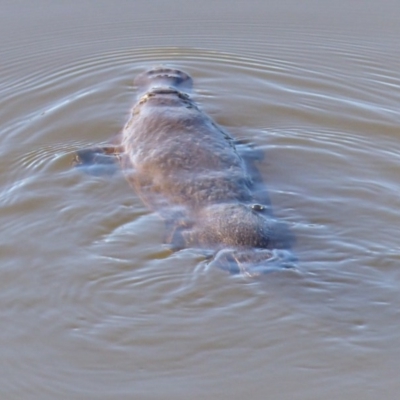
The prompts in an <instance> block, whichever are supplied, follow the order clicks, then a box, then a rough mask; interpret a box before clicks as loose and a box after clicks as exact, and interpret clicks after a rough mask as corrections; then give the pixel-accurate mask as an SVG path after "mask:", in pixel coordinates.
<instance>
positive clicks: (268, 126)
mask: <svg viewBox="0 0 400 400" xmlns="http://www.w3.org/2000/svg"><path fill="white" fill-rule="evenodd" d="M136 3H137V4H136ZM150 3H151V4H150ZM150 3H149V2H146V5H144V2H143V4H142V3H141V2H135V9H134V7H133V6H130V5H127V4H125V3H124V7H126V9H121V7H116V6H115V3H114V2H113V5H112V6H111V5H110V4H111V3H110V4H108V3H107V2H97V3H96V7H95V10H96V13H94V11H93V10H94V8H92V7H89V6H88V5H86V6H82V8H81V9H80V10H79V12H78V10H77V9H76V8H75V7H76V6H72V5H67V3H65V4H63V5H55V4H53V3H50V2H46V1H45V0H41V1H39V2H38V3H37V4H40V5H41V7H35V9H33V8H32V7H28V8H27V9H26V11H27V13H26V14H23V15H21V13H20V7H19V6H18V2H16V3H15V5H14V3H9V4H8V5H7V6H6V8H5V10H6V11H7V18H6V19H7V20H5V17H4V16H3V17H0V18H2V21H3V23H2V24H0V26H1V28H0V29H2V30H3V31H4V34H3V35H2V36H4V41H3V42H2V44H1V45H0V53H1V54H2V60H4V62H2V66H1V67H0V94H1V95H0V105H1V107H0V110H1V121H0V127H1V129H0V132H1V135H0V140H1V147H0V154H1V157H0V168H1V171H2V174H1V175H0V206H1V207H0V221H1V226H2V228H3V230H2V232H3V233H2V235H1V239H0V256H1V263H0V316H1V320H2V331H1V333H0V344H1V346H0V349H1V357H0V359H1V366H2V371H3V372H2V376H1V378H0V393H1V395H2V398H24V399H25V398H26V399H34V398H35V399H36V398H37V399H44V398H49V399H50V398H51V399H52V398H63V397H62V396H64V398H96V399H99V398H101V399H108V398H116V397H117V398H132V397H135V398H136V397H137V398H162V399H164V398H174V399H176V398H182V399H183V398H187V393H188V392H190V393H192V394H194V396H195V397H205V396H207V397H218V398H239V397H240V398H241V397H243V395H248V394H249V393H251V394H252V397H253V398H265V394H266V393H268V394H269V395H270V397H271V398H279V399H292V398H299V399H313V398H341V399H347V398H349V399H350V398H354V397H355V395H356V394H357V395H358V396H359V395H360V394H361V395H362V396H363V397H364V398H366V399H368V398H371V399H375V398H377V397H378V393H379V395H380V396H384V397H387V398H394V393H397V392H398V390H399V384H398V377H397V373H396V371H397V370H396V366H397V363H398V350H397V349H398V348H399V345H400V343H399V339H398V327H397V321H398V318H399V309H398V307H397V304H399V300H400V295H399V293H400V290H399V289H400V274H399V272H398V271H399V270H398V268H397V266H398V262H399V260H400V250H399V245H398V235H397V226H398V225H399V224H400V221H398V219H399V217H398V212H397V210H398V208H399V205H400V204H399V196H398V169H399V165H400V159H399V154H400V143H399V141H398V127H399V113H398V105H399V104H400V91H399V87H400V75H399V72H398V66H397V56H396V54H397V53H396V51H397V47H398V46H397V42H398V40H397V38H398V32H397V30H398V27H397V26H398V24H391V23H390V21H391V18H392V17H391V16H392V15H396V13H395V12H393V11H395V10H396V4H395V3H393V4H391V3H390V2H387V3H385V6H380V8H377V7H378V6H374V5H373V4H372V2H367V3H368V5H369V7H370V8H368V7H366V8H365V9H362V10H356V9H355V8H354V7H353V6H349V12H348V13H346V15H345V13H343V15H342V14H340V13H338V11H335V10H336V9H335V10H333V9H332V8H331V7H330V6H329V5H323V4H322V3H321V4H319V5H318V7H312V12H311V11H310V10H311V9H307V7H306V6H305V4H302V5H299V4H300V3H299V4H297V3H294V2H291V4H286V3H287V2H286V3H285V7H286V8H285V7H283V6H282V5H278V4H275V5H274V4H269V5H268V6H266V5H264V4H262V3H261V2H260V4H258V3H257V4H256V2H254V4H253V5H252V6H250V5H247V6H246V7H245V8H244V7H242V6H239V3H237V4H236V2H234V6H231V7H227V5H226V4H225V1H221V3H218V4H219V5H218V6H213V5H212V4H208V2H206V3H205V4H204V8H203V7H202V12H201V13H200V12H198V10H197V8H196V9H195V8H194V7H195V6H194V5H184V4H183V3H182V2H181V1H179V0H174V1H173V3H174V4H173V5H174V6H175V8H174V7H172V9H171V10H170V9H168V10H165V14H162V15H161V14H160V13H159V12H158V9H157V4H158V3H154V2H153V3H152V2H150ZM307 3H309V2H307ZM87 4H89V2H88V3H87ZM152 4H153V5H152ZM160 4H161V3H160ZM185 4H186V3H185ZM121 6H122V3H121ZM176 7H178V8H179V9H180V10H181V11H182V14H181V16H180V17H179V18H178V17H176V16H175V17H173V16H172V15H173V14H172V12H173V11H174V12H175V9H176ZM213 7H214V8H213ZM390 7H392V9H390V10H389V8H390ZM221 8H224V9H225V10H226V13H225V14H224V18H222V14H218V13H219V12H221ZM339 8H340V7H339ZM28 11H29V12H28ZM124 11H125V12H124ZM327 13H329V14H332V16H333V17H335V18H332V21H333V22H332V21H331V19H329V21H328V20H326V18H325V16H326V15H327ZM357 13H358V14H357ZM175 15H176V13H175ZM185 16H186V18H184V17H185ZM356 16H357V18H355V17H356ZM353 17H354V18H355V19H354V21H357V24H355V25H353V30H352V29H351V27H350V22H351V21H350V20H351V18H353ZM314 20H315V21H314ZM252 21H253V22H254V23H253V24H252ZM268 21H270V23H267V22H268ZM324 21H325V22H324ZM379 21H381V22H382V21H386V22H387V23H384V24H382V23H381V22H379ZM306 22H307V23H306ZM335 24H336V25H335ZM15 26H17V27H18V28H19V29H18V30H17V31H15V28H14V27H15ZM156 28H157V29H156ZM335 28H337V30H336V31H335ZM3 31H2V32H3ZM11 32H12V33H11ZM14 32H15V33H14ZM155 64H156V65H158V64H167V65H170V66H172V67H179V68H181V69H183V70H185V71H187V72H188V73H190V74H191V75H192V76H193V77H194V79H195V85H196V86H195V88H194V90H195V92H194V97H195V99H196V101H197V102H199V104H200V105H201V107H202V108H203V109H204V110H205V111H206V112H207V113H209V114H210V115H211V116H212V117H213V118H214V119H215V120H216V121H217V122H218V123H219V124H221V125H223V126H225V127H226V128H227V129H228V130H229V131H230V132H232V134H233V135H234V136H235V137H236V138H238V139H246V140H248V141H250V142H252V143H254V144H255V145H256V146H257V147H258V148H260V149H262V150H263V152H264V153H265V159H264V161H263V162H262V163H261V164H260V169H261V172H262V175H263V177H264V179H265V181H266V184H267V185H268V190H269V193H270V196H271V200H272V206H273V208H274V212H275V213H276V215H277V217H279V218H280V219H282V220H284V221H286V222H287V223H288V224H289V225H290V227H291V230H292V231H293V232H294V234H295V236H296V245H295V252H296V255H297V257H298V259H299V266H298V269H296V270H287V271H284V272H282V273H272V274H269V275H267V276H266V277H264V278H263V279H259V280H252V279H246V278H244V277H237V276H229V275H228V274H225V273H223V272H221V271H219V270H217V269H213V268H210V267H209V264H207V262H206V261H205V260H204V257H203V255H202V254H201V252H199V251H197V250H195V249H186V250H184V251H181V252H177V253H174V254H171V253H170V252H169V251H168V249H167V248H165V247H163V245H162V242H163V232H164V226H163V223H162V221H160V220H159V218H158V217H157V216H156V215H154V214H152V213H149V212H148V210H147V209H146V208H145V207H144V206H143V204H142V203H141V201H140V200H139V199H138V198H137V196H136V195H135V194H134V193H133V192H132V190H131V189H130V188H129V187H128V185H127V184H126V182H125V180H124V178H123V177H122V175H121V174H115V175H113V177H112V178H111V179H110V178H103V177H96V176H87V175H82V174H80V173H79V172H78V171H76V170H74V169H71V167H70V162H71V158H72V154H73V153H74V151H75V150H77V149H79V148H83V147H89V146H91V145H93V144H98V143H101V142H105V141H106V140H108V139H109V138H110V137H112V136H113V135H115V134H117V133H118V132H119V130H120V129H121V128H122V126H123V124H124V122H125V121H126V119H127V116H128V113H129V110H130V107H131V104H132V102H133V101H134V97H135V91H134V87H133V82H132V79H133V77H134V76H135V75H136V74H137V73H139V72H141V71H143V70H144V69H146V68H148V67H151V66H154V65H155Z"/></svg>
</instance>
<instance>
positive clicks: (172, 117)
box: [75, 67, 294, 276]
mask: <svg viewBox="0 0 400 400" xmlns="http://www.w3.org/2000/svg"><path fill="white" fill-rule="evenodd" d="M192 83H193V81H192V78H191V77H190V76H189V75H188V74H186V73H185V72H182V71H180V70H177V69H171V68H164V67H158V68H153V69H151V70H147V71H146V72H143V73H141V74H140V75H138V76H137V77H136V79H135V80H134V84H135V86H136V88H137V92H138V98H137V102H136V104H134V106H133V108H132V110H131V114H130V117H129V120H128V121H127V123H126V124H125V127H124V128H123V131H122V133H121V134H120V135H119V136H118V139H117V141H114V143H112V144H110V145H109V146H104V147H96V148H92V149H84V150H79V151H77V153H76V157H75V162H76V164H77V165H78V166H85V165H89V164H93V163H94V164H102V165H107V164H111V163H113V162H114V161H116V162H117V163H119V165H120V167H121V168H122V171H123V173H124V175H125V176H126V179H127V181H128V182H129V183H130V185H131V186H132V187H133V188H134V190H135V191H136V193H137V194H138V195H139V196H140V197H141V199H142V200H143V201H144V203H145V204H146V205H147V206H148V207H149V208H150V209H151V210H153V211H155V212H157V213H158V214H159V215H160V216H161V217H162V218H163V219H164V220H165V222H166V230H167V233H166V243H168V244H169V245H170V246H171V249H172V250H179V249H182V248H187V247H197V248H202V249H204V250H205V253H207V254H210V252H211V254H212V258H211V261H210V263H211V264H212V265H216V266H218V267H220V268H222V269H226V270H228V271H230V272H231V273H242V274H245V275H250V276H254V275H259V274H263V273H266V272H270V271H272V270H276V269H280V268H288V267H291V266H293V260H294V256H293V254H292V252H291V251H290V247H291V244H292V242H293V236H292V234H291V232H290V231H289V229H288V228H287V225H286V224H285V223H283V222H280V221H278V220H277V219H276V218H274V217H273V214H272V211H271V206H270V202H269V199H268V195H267V191H266V189H265V186H264V183H263V182H262V178H261V174H260V173H259V171H258V169H257V167H256V162H257V161H259V160H260V151H258V150H255V149H254V148H252V147H251V146H250V145H246V144H243V143H242V142H239V141H237V140H235V139H234V138H233V137H232V136H231V135H230V134H229V133H228V132H227V131H226V130H225V129H222V128H221V127H220V126H218V125H217V124H216V123H215V122H214V121H213V120H212V119H211V118H210V117H209V116H208V115H207V114H206V113H205V112H203V111H202V110H201V109H200V108H199V106H198V105H197V104H196V103H195V102H194V100H193V99H192V98H191V97H190V93H191V89H192Z"/></svg>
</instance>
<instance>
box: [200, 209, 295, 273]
mask: <svg viewBox="0 0 400 400" xmlns="http://www.w3.org/2000/svg"><path fill="white" fill-rule="evenodd" d="M200 219H201V222H200V223H199V228H198V231H197V232H198V236H197V239H198V241H199V242H200V244H202V245H203V246H205V247H207V246H208V247H216V248H217V249H218V250H219V251H218V252H217V254H216V255H215V257H214V260H213V261H212V263H211V264H212V265H215V266H218V267H219V268H222V269H225V270H228V271H230V272H231V273H233V274H235V273H241V274H244V275H249V276H255V275H261V274H265V273H268V272H271V271H274V270H277V269H282V268H289V267H293V266H294V261H295V258H294V256H293V254H292V253H291V252H290V251H289V249H290V247H291V244H292V241H293V237H292V235H291V233H290V232H289V229H288V227H287V225H286V224H284V223H283V222H280V221H277V220H276V219H275V218H273V217H272V216H271V215H269V211H268V208H267V207H266V206H263V205H260V204H252V205H251V204H241V203H238V204H235V203H231V204H215V205H210V206H208V207H205V208H204V209H203V210H202V213H201V216H200Z"/></svg>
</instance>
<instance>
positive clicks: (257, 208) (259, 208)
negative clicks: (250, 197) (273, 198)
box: [251, 204, 265, 211]
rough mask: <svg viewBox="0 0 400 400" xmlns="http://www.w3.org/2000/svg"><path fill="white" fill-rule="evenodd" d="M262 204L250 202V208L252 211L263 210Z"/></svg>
mask: <svg viewBox="0 0 400 400" xmlns="http://www.w3.org/2000/svg"><path fill="white" fill-rule="evenodd" d="M264 208H265V207H264V206H262V205H261V204H252V205H251V209H252V210H254V211H263V210H264Z"/></svg>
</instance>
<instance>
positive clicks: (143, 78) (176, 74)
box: [134, 67, 193, 91]
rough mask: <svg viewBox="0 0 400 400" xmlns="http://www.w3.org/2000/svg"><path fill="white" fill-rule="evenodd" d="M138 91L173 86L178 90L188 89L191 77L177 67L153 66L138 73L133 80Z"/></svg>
mask: <svg viewBox="0 0 400 400" xmlns="http://www.w3.org/2000/svg"><path fill="white" fill-rule="evenodd" d="M134 84H135V85H136V86H137V87H138V89H139V91H148V90H149V89H150V88H152V87H165V86H166V87H173V88H176V89H178V90H185V91H186V90H190V89H191V88H192V84H193V81H192V78H191V77H190V76H189V75H188V74H186V73H185V72H182V71H180V70H178V69H173V68H165V67H155V68H152V69H150V70H148V71H146V72H143V73H141V74H139V75H138V76H137V77H136V78H135V81H134Z"/></svg>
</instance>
